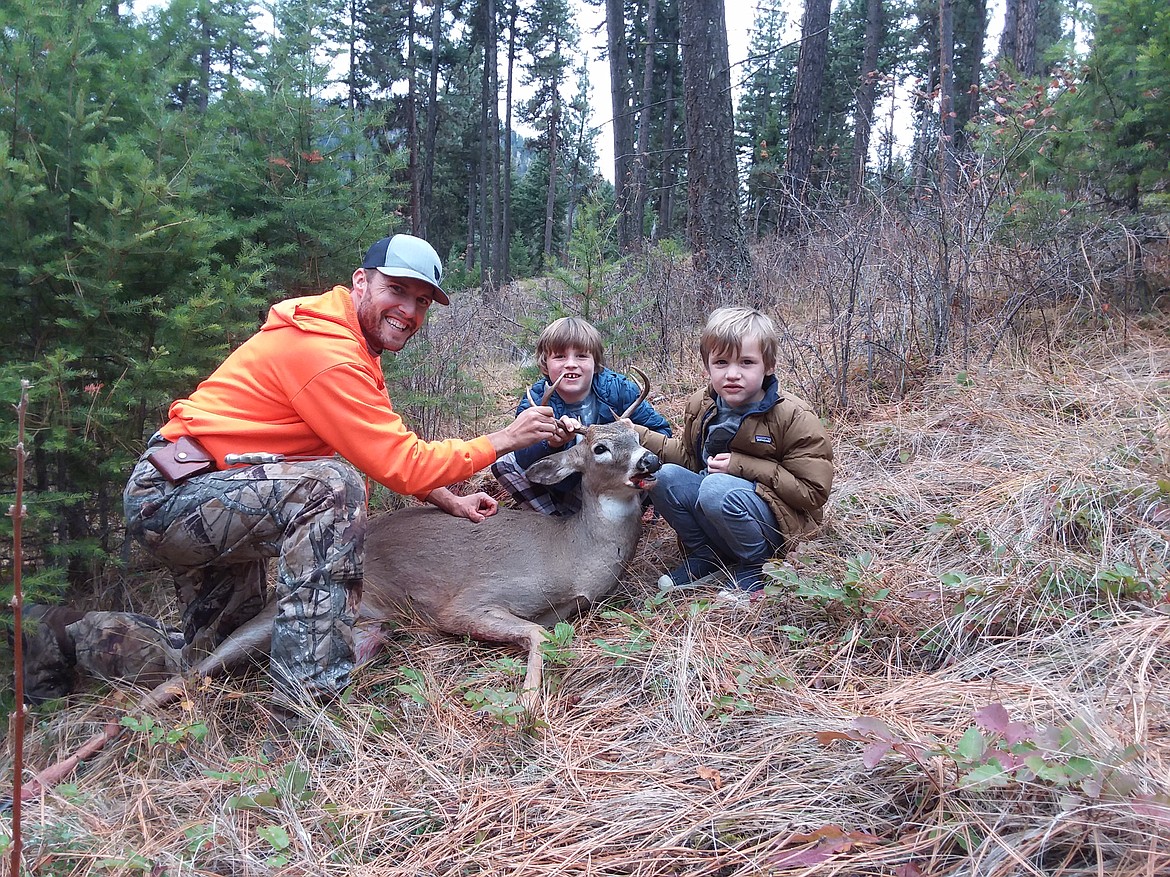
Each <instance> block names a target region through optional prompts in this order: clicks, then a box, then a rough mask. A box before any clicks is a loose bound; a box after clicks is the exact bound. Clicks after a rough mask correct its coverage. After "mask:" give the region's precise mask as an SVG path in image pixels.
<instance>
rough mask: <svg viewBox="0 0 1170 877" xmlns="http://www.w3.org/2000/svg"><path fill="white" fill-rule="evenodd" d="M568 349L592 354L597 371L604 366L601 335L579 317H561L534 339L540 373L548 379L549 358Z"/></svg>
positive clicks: (590, 324) (603, 349)
mask: <svg viewBox="0 0 1170 877" xmlns="http://www.w3.org/2000/svg"><path fill="white" fill-rule="evenodd" d="M570 347H575V348H577V349H578V350H584V351H585V352H587V353H591V354H593V362H594V363H596V365H597V368H598V369H600V368H602V367H603V366H604V365H605V347H604V345H603V344H602V341H601V333H600V332H598V331H597V329H596V328H595V327H594V326H593V324H592V323H590V322H589V321H588V320H582V319H581V318H580V317H561V318H560V319H559V320H553V321H552V322H551V323H549V324H548V325H547V326H546V327H545V329H544V331H543V332H541V333H540V337H539V338H538V339H536V359H537V361H538V362H539V363H540V373H541V374H543V375H544V376H545V377H548V358H549V356H550V355H551V354H554V353H560V352H561V351H562V350H568V349H569V348H570Z"/></svg>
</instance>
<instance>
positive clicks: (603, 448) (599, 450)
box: [593, 442, 609, 457]
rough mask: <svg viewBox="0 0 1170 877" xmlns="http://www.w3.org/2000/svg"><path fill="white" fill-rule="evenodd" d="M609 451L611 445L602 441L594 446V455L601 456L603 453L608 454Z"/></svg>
mask: <svg viewBox="0 0 1170 877" xmlns="http://www.w3.org/2000/svg"><path fill="white" fill-rule="evenodd" d="M608 453H609V446H608V445H605V444H603V443H602V442H598V443H597V444H595V445H594V446H593V455H594V456H595V457H600V456H601V455H602V454H608Z"/></svg>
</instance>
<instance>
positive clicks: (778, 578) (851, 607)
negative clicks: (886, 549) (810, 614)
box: [767, 552, 890, 617]
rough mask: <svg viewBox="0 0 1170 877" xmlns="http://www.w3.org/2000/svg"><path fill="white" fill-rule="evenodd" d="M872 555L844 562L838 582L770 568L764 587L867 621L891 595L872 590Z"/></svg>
mask: <svg viewBox="0 0 1170 877" xmlns="http://www.w3.org/2000/svg"><path fill="white" fill-rule="evenodd" d="M872 565H873V555H872V554H870V553H869V552H862V553H861V554H856V555H854V556H852V557H849V558H847V559H846V561H845V574H844V576H842V577H841V580H840V581H837V580H835V579H833V578H832V577H830V576H829V575H827V574H825V573H814V574H812V575H801V574H800V573H798V572H797V571H796V570H794V569H790V568H787V567H775V568H771V569H770V571H769V573H768V575H769V577H770V578H771V582H770V583H769V585H768V586H767V587H768V588H771V589H772V590H773V593H775V592H776V590H777V589H778V590H781V591H786V592H791V593H794V594H795V595H796V596H797V597H800V598H803V599H806V600H812V601H814V602H816V603H818V604H820V605H822V606H826V607H832V606H839V607H840V608H842V609H844V610H845V611H846V612H848V613H849V614H850V615H853V616H857V617H866V616H871V615H874V614H875V613H876V612H877V610H878V604H880V603H881V602H882V601H883V600H885V599H886V597H888V596H889V594H890V589H889V588H885V587H879V588H874V587H872V585H873V584H874V583H873V581H872V580H873V576H872V575H871V574H870V572H869V568H870V567H871V566H872Z"/></svg>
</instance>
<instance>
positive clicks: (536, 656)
mask: <svg viewBox="0 0 1170 877" xmlns="http://www.w3.org/2000/svg"><path fill="white" fill-rule="evenodd" d="M448 629H449V630H452V632H455V633H465V634H467V635H468V636H470V637H472V638H473V639H478V640H484V641H486V642H494V643H514V644H515V645H518V646H520V647H521V648H525V649H527V650H528V669H527V671H526V672H525V674H524V689H523V691H522V692H521V694H520V705H521V706H522V707H524V709H526V710H532V709H533V708H534V707H535V706H536V703H537V701H538V700H539V697H540V683H541V678H542V673H543V668H544V660H543V658H542V657H541V654H540V646H541V644H542V643H543V642H544V639H545V629H544V628H543V627H541V626H540V625H539V624H536V623H535V622H533V621H526V620H525V619H523V618H517V617H516V616H515V615H513V614H512V613H510V612H507V611H505V610H503V609H499V608H495V609H489V610H487V611H486V612H485V613H484V614H483V615H482V616H480V617H479V618H477V619H476V620H475V621H474V622H472V623H471V624H467V623H466V622H464V624H462V625H458V626H454V625H453V626H452V627H451V628H448Z"/></svg>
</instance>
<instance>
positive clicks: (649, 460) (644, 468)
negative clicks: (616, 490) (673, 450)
mask: <svg viewBox="0 0 1170 877" xmlns="http://www.w3.org/2000/svg"><path fill="white" fill-rule="evenodd" d="M637 468H638V471H639V472H657V471H658V470H659V469H661V468H662V461H661V460H659V459H658V457H657V455H655V454H651V453H650V452H649V451H647V452H646V453H645V454H643V455H642V458H641V459H640V460H638V466H637Z"/></svg>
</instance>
